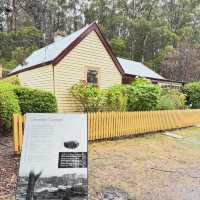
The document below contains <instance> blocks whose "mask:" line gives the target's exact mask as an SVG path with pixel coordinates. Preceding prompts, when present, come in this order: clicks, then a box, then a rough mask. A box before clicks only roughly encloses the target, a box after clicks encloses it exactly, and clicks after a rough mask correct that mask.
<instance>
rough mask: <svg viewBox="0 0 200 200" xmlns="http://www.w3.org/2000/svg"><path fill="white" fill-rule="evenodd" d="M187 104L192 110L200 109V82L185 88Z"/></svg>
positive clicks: (187, 85) (189, 84)
mask: <svg viewBox="0 0 200 200" xmlns="http://www.w3.org/2000/svg"><path fill="white" fill-rule="evenodd" d="M184 93H185V94H186V96H187V104H188V105H191V106H192V108H200V82H193V83H188V84H186V85H185V86H184Z"/></svg>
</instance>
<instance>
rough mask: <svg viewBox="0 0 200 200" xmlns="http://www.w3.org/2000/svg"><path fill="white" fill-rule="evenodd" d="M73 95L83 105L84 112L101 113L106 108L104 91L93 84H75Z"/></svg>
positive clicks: (72, 89)
mask: <svg viewBox="0 0 200 200" xmlns="http://www.w3.org/2000/svg"><path fill="white" fill-rule="evenodd" d="M71 94H72V96H73V97H74V98H76V99H77V100H78V102H79V103H80V104H81V106H82V108H83V111H84V112H91V111H93V112H97V111H101V110H102V109H103V106H104V102H105V101H104V98H105V95H104V91H103V90H101V89H100V88H98V87H95V86H94V85H92V84H87V83H84V82H81V83H78V84H75V85H74V86H73V87H72V88H71Z"/></svg>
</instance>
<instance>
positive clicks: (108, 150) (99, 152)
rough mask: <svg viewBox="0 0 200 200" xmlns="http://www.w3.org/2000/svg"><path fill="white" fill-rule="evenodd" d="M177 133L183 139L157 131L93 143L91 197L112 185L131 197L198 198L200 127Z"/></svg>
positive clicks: (159, 199) (138, 199)
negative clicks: (142, 135) (129, 137)
mask: <svg viewBox="0 0 200 200" xmlns="http://www.w3.org/2000/svg"><path fill="white" fill-rule="evenodd" d="M175 132H176V134H177V135H182V136H184V139H181V140H180V139H175V138H172V137H169V136H166V135H161V134H154V135H149V136H144V137H138V138H132V139H126V140H119V141H111V142H102V143H95V144H91V145H90V147H89V166H90V167H89V175H90V181H89V188H90V194H92V198H91V199H97V198H96V195H95V193H96V192H97V191H101V190H102V189H103V188H105V187H107V186H113V187H117V188H120V189H121V190H123V191H125V192H127V193H128V194H129V199H131V200H134V199H136V200H199V199H200V128H188V129H183V130H179V131H175Z"/></svg>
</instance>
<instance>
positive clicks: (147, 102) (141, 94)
mask: <svg viewBox="0 0 200 200" xmlns="http://www.w3.org/2000/svg"><path fill="white" fill-rule="evenodd" d="M159 98H160V87H159V86H157V85H154V84H152V83H151V82H150V81H149V80H145V79H142V78H139V79H137V80H135V81H134V82H133V83H132V85H131V86H130V87H129V88H128V102H127V108H128V111H145V110H154V109H156V107H157V104H158V102H159Z"/></svg>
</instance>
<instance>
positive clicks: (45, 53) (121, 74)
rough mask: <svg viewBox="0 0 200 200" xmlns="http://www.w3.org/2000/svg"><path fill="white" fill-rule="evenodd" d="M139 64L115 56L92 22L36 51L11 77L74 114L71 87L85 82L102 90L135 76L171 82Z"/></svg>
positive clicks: (61, 109) (75, 103) (60, 108)
mask: <svg viewBox="0 0 200 200" xmlns="http://www.w3.org/2000/svg"><path fill="white" fill-rule="evenodd" d="M138 64H139V63H136V62H134V61H129V60H125V59H120V58H117V57H115V55H114V54H113V52H112V49H111V48H110V46H109V44H108V43H107V42H106V39H105V38H104V36H103V35H102V33H101V31H100V29H99V27H98V25H97V24H96V23H92V24H90V25H87V26H85V27H83V28H82V29H80V30H79V31H76V32H74V33H72V34H71V35H69V36H67V37H59V38H57V39H55V41H54V42H53V43H52V44H50V45H48V46H46V47H43V48H41V49H39V50H37V51H35V52H33V53H32V54H31V55H30V56H29V57H28V58H27V59H26V60H25V62H24V64H23V65H18V66H17V67H16V68H15V69H14V70H13V71H11V72H10V74H9V75H10V76H12V75H17V76H18V78H19V80H20V82H21V85H22V86H28V87H32V88H37V89H44V90H47V91H50V92H52V93H54V94H55V96H56V98H57V103H58V110H59V112H74V111H78V109H79V106H78V102H76V100H75V99H74V98H73V97H72V95H71V94H70V88H71V87H72V86H73V85H74V84H76V83H78V82H79V81H82V80H85V81H87V82H89V83H95V84H97V85H98V86H99V87H100V88H107V87H110V86H112V85H115V84H121V83H122V82H123V83H128V82H129V81H131V80H133V79H134V78H135V77H136V76H141V77H146V78H149V79H151V80H152V81H157V82H159V83H160V82H161V83H162V82H167V81H168V80H166V79H165V78H163V77H162V76H160V75H159V74H157V73H155V72H154V71H152V70H151V69H149V68H147V67H146V66H144V65H141V66H140V67H139V68H138ZM140 64H141V63H140ZM134 69H135V70H134Z"/></svg>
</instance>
